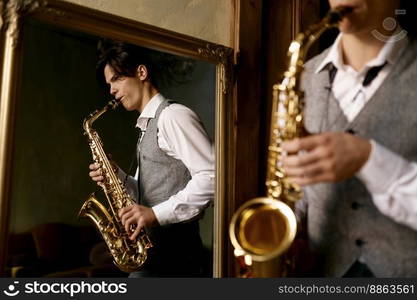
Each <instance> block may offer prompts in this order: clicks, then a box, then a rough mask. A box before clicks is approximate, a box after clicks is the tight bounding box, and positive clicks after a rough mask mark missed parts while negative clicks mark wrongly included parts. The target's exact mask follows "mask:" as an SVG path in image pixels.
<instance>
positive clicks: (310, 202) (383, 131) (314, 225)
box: [303, 39, 417, 277]
mask: <svg viewBox="0 0 417 300" xmlns="http://www.w3.org/2000/svg"><path fill="white" fill-rule="evenodd" d="M327 53H328V50H327V51H325V52H324V53H322V54H320V55H318V56H316V57H315V58H313V59H312V60H310V61H309V62H308V63H307V64H306V72H305V74H304V75H303V76H304V80H303V82H304V84H305V86H304V88H305V99H306V110H305V114H306V123H305V124H306V128H307V130H309V131H310V132H312V133H319V132H325V131H346V130H348V129H352V130H354V131H355V132H356V134H357V135H358V136H361V137H364V138H368V139H374V140H375V141H376V142H377V143H379V144H381V145H383V146H385V147H387V148H388V149H390V150H392V151H394V152H396V153H398V154H399V155H401V156H403V157H404V158H406V159H408V160H410V161H417V138H416V129H417V85H416V80H417V59H416V57H417V55H416V54H417V42H416V40H412V39H410V43H409V45H408V46H407V48H406V49H405V50H404V51H403V53H402V54H401V56H400V58H399V59H398V61H397V63H396V64H395V66H394V67H393V69H392V71H391V73H390V74H389V75H388V76H387V78H386V79H385V81H384V82H383V84H382V85H381V86H380V88H379V89H378V90H377V91H376V93H375V94H374V96H373V97H372V98H371V99H370V100H369V102H368V103H367V104H366V105H365V107H364V108H363V110H362V111H361V112H360V113H359V115H358V116H357V117H356V118H355V119H354V120H353V121H352V122H348V121H347V119H346V118H345V116H344V114H343V113H342V111H341V109H340V107H339V106H338V102H337V101H336V99H335V98H334V97H333V95H332V94H331V92H330V88H329V87H330V83H329V72H328V71H327V70H323V71H321V72H320V73H318V74H315V73H314V72H315V70H316V68H317V67H318V65H319V64H320V62H321V61H323V59H324V58H325V56H326V55H327ZM416 201H417V199H416ZM303 202H304V203H306V205H307V207H306V208H305V209H306V210H305V211H306V212H307V224H308V234H309V239H310V246H311V247H312V249H313V250H315V251H316V252H317V253H318V254H320V255H321V256H322V261H320V264H321V266H322V268H323V270H322V272H323V274H322V275H325V276H335V277H339V276H342V275H343V274H344V273H345V272H346V271H347V270H348V269H349V267H350V266H351V265H352V264H353V263H354V262H355V261H356V260H359V259H360V260H361V261H364V262H365V263H366V264H367V266H368V267H369V269H370V270H371V271H372V272H373V273H374V274H375V276H377V277H409V276H412V277H415V276H417V251H416V249H417V232H416V231H414V230H412V229H410V228H408V227H406V226H403V225H400V224H398V223H396V222H395V221H393V220H392V219H390V218H388V217H386V216H384V215H383V214H381V213H380V212H379V210H378V209H377V208H376V206H375V205H374V203H373V201H372V197H371V195H370V194H369V192H368V191H367V189H366V187H365V186H364V185H363V184H362V183H361V181H359V180H358V179H357V178H355V177H353V178H351V179H348V180H345V181H343V182H340V183H335V184H316V185H313V186H310V187H308V188H306V189H305V198H304V199H303Z"/></svg>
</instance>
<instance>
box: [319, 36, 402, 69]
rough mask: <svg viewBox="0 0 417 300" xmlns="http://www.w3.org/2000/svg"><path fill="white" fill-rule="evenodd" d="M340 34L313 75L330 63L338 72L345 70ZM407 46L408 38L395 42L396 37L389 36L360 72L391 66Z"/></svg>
mask: <svg viewBox="0 0 417 300" xmlns="http://www.w3.org/2000/svg"><path fill="white" fill-rule="evenodd" d="M342 35H343V34H342V33H340V34H339V35H338V36H337V38H336V40H335V41H334V43H333V45H332V46H331V48H330V50H329V53H328V54H327V56H326V57H325V58H324V60H323V61H322V62H321V63H320V65H319V66H318V68H317V69H316V71H315V73H316V74H317V73H320V72H321V71H323V69H325V67H327V65H328V64H330V63H332V64H333V65H334V66H335V67H336V68H337V69H338V70H345V69H346V68H347V66H346V65H345V64H344V63H343V56H342ZM407 44H408V37H405V38H402V39H400V40H398V41H397V40H396V35H393V36H390V38H389V39H388V40H387V41H386V42H385V44H384V46H383V47H382V49H381V50H380V51H379V53H378V56H377V57H375V58H374V59H372V60H370V61H369V62H367V63H366V65H365V67H364V69H363V70H361V72H362V71H364V70H365V71H366V70H368V69H369V68H371V67H374V66H381V65H383V64H384V63H385V62H388V63H390V64H393V63H394V62H395V60H396V59H397V58H398V57H399V55H400V53H401V50H403V49H404V48H405V47H406V46H407Z"/></svg>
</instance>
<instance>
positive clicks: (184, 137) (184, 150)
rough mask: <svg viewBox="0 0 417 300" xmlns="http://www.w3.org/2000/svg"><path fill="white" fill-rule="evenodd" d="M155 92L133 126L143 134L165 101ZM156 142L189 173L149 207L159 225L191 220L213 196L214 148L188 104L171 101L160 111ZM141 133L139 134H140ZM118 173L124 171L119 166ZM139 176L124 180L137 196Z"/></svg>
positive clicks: (121, 174) (122, 174)
mask: <svg viewBox="0 0 417 300" xmlns="http://www.w3.org/2000/svg"><path fill="white" fill-rule="evenodd" d="M164 99H165V98H164V97H163V96H162V95H161V94H157V95H155V96H154V97H152V99H151V100H150V101H149V102H148V104H147V105H146V106H145V108H144V109H143V111H142V113H141V114H140V116H139V118H138V120H137V124H136V127H139V128H140V129H141V130H142V131H143V132H144V134H145V132H146V128H147V125H148V121H149V119H151V118H155V114H156V111H157V109H158V106H159V105H160V104H161V102H162V101H164ZM157 126H158V135H157V139H158V146H159V148H160V149H161V150H162V151H164V152H165V153H166V154H167V155H169V156H171V157H173V158H175V159H179V160H181V161H182V162H183V163H184V165H185V166H186V168H187V169H188V171H189V172H190V175H191V180H190V181H189V182H188V183H187V185H186V186H185V188H184V189H183V190H181V191H179V192H178V193H177V194H175V195H172V196H171V197H170V198H169V199H167V200H166V201H164V202H162V203H160V204H158V205H156V206H153V207H152V209H153V211H154V213H155V216H156V218H157V220H158V222H159V224H160V225H166V224H172V223H178V222H182V221H187V220H191V219H193V218H195V217H197V216H199V215H200V214H201V213H202V211H203V210H204V208H206V207H207V206H208V205H209V204H210V203H211V202H212V200H213V198H214V184H215V180H214V176H215V169H214V148H213V145H212V143H211V142H210V140H209V138H208V136H207V133H206V131H205V130H204V126H203V124H202V123H201V121H200V119H199V118H198V116H197V114H196V113H194V112H193V111H192V110H191V109H189V108H188V107H186V106H184V105H182V104H178V103H173V104H171V105H169V106H168V107H166V108H165V109H164V110H163V111H162V112H161V114H160V115H159V120H158V124H157ZM144 134H142V137H143V135H144ZM118 175H119V177H120V178H121V179H122V180H124V177H125V176H126V174H125V173H124V172H123V171H122V170H120V169H119V174H118ZM138 176H139V170H138V169H137V170H136V175H135V177H132V176H129V177H128V179H127V182H126V188H127V190H128V192H129V193H130V194H131V195H132V196H133V197H134V198H135V199H137V197H138Z"/></svg>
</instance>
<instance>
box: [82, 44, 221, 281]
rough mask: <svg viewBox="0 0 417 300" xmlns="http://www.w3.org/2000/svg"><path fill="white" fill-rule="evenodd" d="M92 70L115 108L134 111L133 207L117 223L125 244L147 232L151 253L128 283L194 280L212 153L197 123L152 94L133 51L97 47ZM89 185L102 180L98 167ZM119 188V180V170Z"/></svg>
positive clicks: (201, 264) (151, 76) (146, 69)
mask: <svg viewBox="0 0 417 300" xmlns="http://www.w3.org/2000/svg"><path fill="white" fill-rule="evenodd" d="M100 50H101V54H100V57H99V61H98V70H99V72H100V73H101V74H103V76H104V79H105V81H106V83H107V84H108V86H109V88H110V94H112V95H113V96H114V97H115V98H116V100H118V101H120V102H121V104H122V105H123V107H124V108H125V109H126V110H128V111H135V110H136V111H138V112H139V113H140V116H139V118H138V120H137V124H136V127H137V128H138V129H139V131H140V133H141V134H140V137H139V140H138V145H137V160H138V168H137V171H136V175H135V177H132V176H128V177H127V180H126V188H127V190H128V191H129V193H130V194H131V195H132V196H133V197H134V198H135V199H137V203H136V204H134V205H131V206H128V207H124V208H122V209H121V210H120V211H119V212H118V216H119V218H120V220H121V222H122V224H123V225H124V227H125V229H126V231H127V232H130V231H129V230H130V228H131V226H132V225H134V226H136V227H135V230H134V232H132V233H131V236H130V238H131V239H132V240H134V239H136V237H137V235H138V234H139V232H140V230H141V229H142V228H147V231H148V233H149V237H150V239H151V242H152V243H153V247H152V248H151V249H149V252H148V259H147V261H146V262H145V265H144V267H143V269H141V270H140V271H138V272H133V273H131V274H130V277H194V276H207V275H208V274H206V273H204V270H206V269H207V268H206V265H207V257H206V255H205V254H204V249H203V245H202V242H201V238H200V235H199V225H198V218H199V217H200V216H201V214H202V212H203V210H204V209H205V208H206V207H207V206H208V205H209V204H210V203H211V202H212V200H213V197H214V152H213V147H212V144H211V142H210V140H209V138H208V136H207V134H206V132H205V130H204V128H203V125H202V123H201V121H200V120H199V118H198V117H197V115H196V114H195V113H194V112H193V111H191V110H190V109H189V108H187V107H185V106H184V105H181V104H178V103H173V102H172V101H169V100H167V99H165V98H164V97H163V96H162V95H161V94H160V93H159V91H158V89H157V87H156V84H155V78H156V76H158V74H156V73H155V72H153V70H154V68H153V61H152V60H150V59H149V55H148V53H147V52H146V51H145V50H144V49H142V48H140V47H137V46H133V45H128V44H124V43H119V42H114V43H113V42H111V43H110V44H106V45H104V46H102V48H101V49H100ZM89 168H90V173H89V175H90V177H91V178H92V180H94V181H96V182H97V183H99V182H101V181H102V180H103V174H102V170H101V169H100V166H99V165H98V164H95V163H94V164H91V165H90V166H89ZM118 176H119V177H120V178H121V180H122V181H124V180H125V178H126V176H127V175H126V174H125V173H124V172H123V171H122V170H120V169H119V171H118Z"/></svg>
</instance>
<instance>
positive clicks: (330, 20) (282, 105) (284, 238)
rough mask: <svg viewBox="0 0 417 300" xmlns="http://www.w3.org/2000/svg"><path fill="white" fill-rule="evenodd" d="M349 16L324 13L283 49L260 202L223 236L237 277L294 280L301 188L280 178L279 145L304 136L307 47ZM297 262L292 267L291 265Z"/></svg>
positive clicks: (240, 213) (239, 214)
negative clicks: (284, 54)
mask: <svg viewBox="0 0 417 300" xmlns="http://www.w3.org/2000/svg"><path fill="white" fill-rule="evenodd" d="M350 11H351V8H348V7H343V8H338V9H335V10H332V11H330V12H329V13H328V14H327V16H326V17H325V18H323V19H322V20H321V21H320V22H319V23H317V24H314V25H312V26H311V27H309V28H308V30H307V31H306V32H305V33H299V34H298V35H297V36H296V39H295V40H294V41H292V43H291V44H290V47H289V50H288V56H289V67H288V69H287V71H286V72H285V73H284V76H283V80H282V82H281V84H275V85H274V86H273V100H272V101H273V103H272V116H271V127H270V142H269V147H268V164H267V174H266V193H267V195H266V197H260V198H255V199H251V200H249V201H247V202H245V203H244V204H243V205H242V206H241V207H239V209H238V210H237V211H236V212H235V213H234V215H233V217H232V220H231V223H230V227H229V236H230V240H231V242H232V244H233V247H234V254H235V256H236V257H237V258H238V266H239V271H238V273H239V274H238V276H240V277H288V276H292V277H293V276H298V275H300V274H297V270H298V266H297V264H298V263H299V262H297V260H300V258H299V257H296V256H297V255H296V253H298V252H297V251H290V250H292V249H291V247H292V246H294V243H293V242H294V240H295V239H296V237H298V236H299V235H300V232H301V231H303V234H305V229H303V228H301V227H302V226H300V224H299V222H298V220H297V218H296V215H295V213H294V207H295V202H296V201H297V200H299V199H300V198H301V197H302V191H301V188H300V187H299V186H298V185H296V184H293V183H291V182H290V181H289V180H288V178H287V177H286V174H285V171H284V169H283V167H282V164H281V157H282V155H283V154H284V153H283V150H282V147H281V146H282V143H283V142H284V141H288V140H292V139H294V138H297V137H301V136H303V135H305V132H306V131H305V129H304V123H303V120H304V115H303V106H304V102H303V92H302V91H301V89H300V77H301V74H302V71H303V66H304V61H305V58H306V54H307V51H308V49H309V48H310V46H311V45H312V44H313V43H314V42H315V41H316V40H317V39H318V38H319V37H320V35H321V34H322V33H323V32H325V31H326V30H327V29H329V28H332V27H335V26H337V25H338V23H339V21H340V20H341V19H342V18H343V17H344V16H345V15H346V14H347V13H349V12H350ZM296 263H297V264H296Z"/></svg>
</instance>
